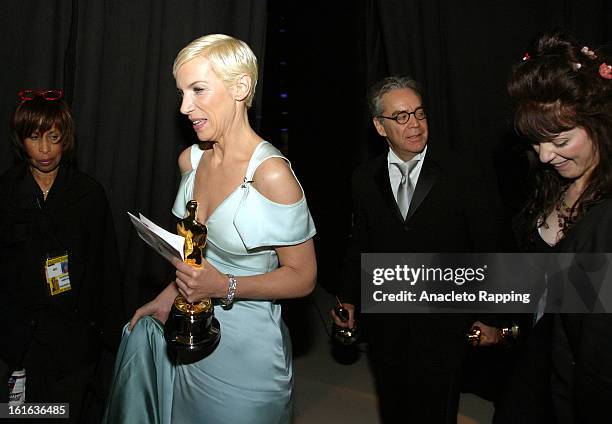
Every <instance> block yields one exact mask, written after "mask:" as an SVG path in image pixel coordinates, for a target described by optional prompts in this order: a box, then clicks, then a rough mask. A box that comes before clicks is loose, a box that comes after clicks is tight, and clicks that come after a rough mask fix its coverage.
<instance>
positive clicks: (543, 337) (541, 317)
mask: <svg viewBox="0 0 612 424" xmlns="http://www.w3.org/2000/svg"><path fill="white" fill-rule="evenodd" d="M610 64H611V62H610V59H609V58H606V57H604V55H603V53H602V52H600V51H598V50H595V49H593V48H590V47H587V46H584V45H582V44H578V43H576V42H575V41H573V40H572V39H571V38H570V37H569V36H567V35H564V34H560V33H556V34H548V35H544V36H542V37H541V38H540V39H539V40H538V41H537V42H536V45H535V47H534V49H533V51H530V52H529V53H528V54H526V55H525V57H524V58H523V60H522V61H521V62H520V63H519V64H518V65H517V66H516V67H515V68H514V70H513V72H512V75H511V78H510V81H509V84H508V89H509V93H510V97H511V98H512V100H513V101H514V103H515V125H516V127H517V129H518V130H519V132H520V133H522V134H523V135H524V136H525V137H527V138H528V139H529V140H530V141H531V143H532V147H533V149H532V153H534V154H535V155H534V156H535V158H537V159H538V161H537V162H536V161H534V163H537V169H536V170H535V173H534V182H535V184H534V186H533V190H532V192H531V196H530V199H529V201H528V203H527V205H526V207H525V208H524V209H523V211H522V213H521V215H520V219H519V220H518V230H519V233H520V235H521V237H520V239H521V240H520V241H521V242H522V243H523V245H524V246H525V248H526V250H528V251H537V252H561V253H570V252H571V253H583V254H584V255H580V256H576V258H577V260H576V262H575V263H574V264H573V265H572V267H571V268H570V271H569V272H568V274H567V277H568V279H569V280H570V282H571V283H572V284H573V285H574V287H576V288H577V291H578V293H579V294H583V295H584V294H585V293H587V292H588V291H589V290H590V284H592V283H593V277H594V273H593V271H594V270H595V268H593V267H591V269H589V267H590V266H591V265H593V263H592V259H593V256H591V255H589V254H590V253H605V252H612V160H611V159H612V156H611V155H612V92H611V91H612V89H611V87H612V67H611V66H610ZM581 258H582V259H581ZM600 258H605V256H601V255H600ZM600 265H601V264H599V265H597V267H596V268H597V269H599V270H602V269H603V268H601V266H600ZM589 273H590V275H589ZM597 278H599V277H597ZM589 279H590V280H589ZM604 283H605V281H604ZM551 289H553V288H552V287H551ZM551 293H552V291H551V292H550V293H548V294H549V295H550V294H551ZM568 300H569V299H565V301H568ZM599 300H600V301H601V300H602V299H599ZM542 301H543V304H541V308H540V311H539V312H540V313H538V314H536V316H535V318H536V319H537V323H536V324H535V326H534V328H533V333H532V337H531V339H530V340H529V341H528V348H527V349H526V351H525V352H524V355H523V358H522V361H521V362H519V366H518V369H517V370H516V372H515V374H514V376H513V377H514V380H513V382H512V384H511V385H510V387H509V390H508V393H507V395H506V397H505V401H504V403H503V406H502V407H501V408H500V409H499V410H498V411H497V413H496V419H495V422H496V423H512V422H520V423H521V424H525V423H532V422H533V423H546V422H554V423H581V424H582V423H603V422H610V421H611V420H612V413H611V412H610V409H609V403H610V401H611V400H612V315H610V314H595V313H593V314H542V313H541V312H543V311H544V310H546V307H545V304H546V303H547V302H550V301H551V299H550V296H549V299H548V300H547V301H546V300H545V299H544V298H543V299H542ZM587 303H588V302H587ZM593 304H594V303H592V304H591V306H592V305H593Z"/></svg>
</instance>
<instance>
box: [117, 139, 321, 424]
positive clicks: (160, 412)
mask: <svg viewBox="0 0 612 424" xmlns="http://www.w3.org/2000/svg"><path fill="white" fill-rule="evenodd" d="M202 155H203V151H202V150H200V149H199V148H198V146H197V145H193V146H192V148H191V160H192V168H193V169H192V171H190V172H187V173H185V174H183V176H182V179H181V184H180V186H179V191H178V194H177V197H176V201H175V203H174V207H173V209H172V212H173V213H174V214H175V215H176V216H177V217H179V218H182V217H184V215H185V204H186V203H187V201H189V200H190V199H192V194H193V183H194V180H195V173H196V171H195V170H196V169H197V166H198V163H199V161H200V159H201V157H202ZM271 157H281V158H283V159H284V157H283V156H282V155H281V153H280V152H279V151H278V150H277V149H276V148H275V147H274V146H272V145H271V144H270V143H268V142H262V143H260V144H259V145H258V146H257V148H256V149H255V152H254V153H253V156H252V158H251V160H250V162H249V166H248V169H247V173H246V176H245V182H244V183H243V184H241V185H240V186H239V187H237V188H236V190H235V191H234V192H232V193H231V194H230V195H229V196H228V197H227V198H226V199H225V200H224V201H223V202H222V203H221V205H219V207H218V208H217V209H216V210H215V211H213V213H212V214H211V216H210V217H209V219H208V222H207V223H206V225H207V227H208V242H207V247H206V249H205V254H206V259H207V260H208V261H209V262H210V263H211V264H213V265H214V266H215V267H216V268H217V269H219V270H220V271H221V272H223V273H231V274H234V275H236V276H246V275H255V274H263V273H266V272H269V271H272V270H274V269H275V268H277V267H278V258H277V256H276V252H275V251H274V249H273V247H272V246H284V245H295V244H298V243H301V242H303V241H305V240H308V239H310V238H312V237H313V236H314V234H315V232H316V230H315V227H314V223H313V221H312V217H311V216H310V212H309V211H308V206H307V204H306V199H305V198H304V197H303V198H302V199H301V200H300V201H298V202H296V203H294V204H291V205H282V204H278V203H274V202H272V201H270V200H269V199H267V198H265V197H264V196H263V195H261V194H260V193H259V192H257V190H256V189H255V188H254V187H253V186H252V185H251V181H252V179H253V175H254V173H255V171H256V169H257V167H258V166H259V165H260V164H261V163H262V162H263V161H264V160H266V159H268V158H271ZM285 160H286V159H285ZM215 317H216V318H217V319H218V320H219V323H220V325H221V341H220V343H219V346H218V347H217V349H216V350H215V351H214V352H213V353H212V354H211V355H209V356H208V357H206V358H204V359H202V360H201V361H199V362H197V363H195V364H190V365H181V366H173V365H172V364H171V363H170V361H169V360H168V357H167V354H166V352H165V341H164V340H163V327H162V326H161V325H160V324H159V323H158V322H157V321H155V320H154V319H152V318H146V319H143V320H141V321H140V322H139V323H138V324H137V325H136V327H135V328H134V329H133V331H132V333H131V334H130V335H129V337H124V338H123V340H122V343H121V347H120V350H119V357H118V362H117V365H116V369H115V380H114V383H113V388H112V393H111V398H110V401H109V408H108V410H107V421H106V422H107V423H122V422H126V423H127V422H129V423H139V422H142V423H168V422H172V423H245V424H247V423H248V424H255V423H261V424H270V423H288V422H290V421H291V400H292V380H293V374H292V360H291V343H290V339H289V334H288V331H287V328H286V327H285V325H284V323H283V321H282V319H281V307H280V305H278V304H276V303H275V302H272V301H261V300H245V299H238V300H236V301H235V302H234V304H233V306H232V308H231V309H229V310H225V309H223V308H222V307H220V306H219V305H217V306H215ZM132 339H134V340H132ZM143 351H144V352H148V353H143Z"/></svg>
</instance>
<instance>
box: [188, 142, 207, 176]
mask: <svg viewBox="0 0 612 424" xmlns="http://www.w3.org/2000/svg"><path fill="white" fill-rule="evenodd" d="M202 155H204V150H202V149H200V146H199V145H198V144H197V143H196V144H192V145H191V169H192V170H193V169H196V168H197V167H198V164H199V163H200V159H202Z"/></svg>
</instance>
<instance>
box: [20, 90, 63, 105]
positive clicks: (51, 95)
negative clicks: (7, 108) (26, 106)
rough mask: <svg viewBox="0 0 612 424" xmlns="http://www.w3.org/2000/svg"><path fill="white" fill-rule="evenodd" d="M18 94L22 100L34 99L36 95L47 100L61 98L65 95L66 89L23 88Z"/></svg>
mask: <svg viewBox="0 0 612 424" xmlns="http://www.w3.org/2000/svg"><path fill="white" fill-rule="evenodd" d="M17 96H19V98H20V99H21V101H23V102H25V101H27V100H34V99H35V98H36V97H42V98H43V99H45V100H59V99H61V98H62V97H64V91H63V90H58V89H52V90H21V91H20V92H19V93H18V94H17Z"/></svg>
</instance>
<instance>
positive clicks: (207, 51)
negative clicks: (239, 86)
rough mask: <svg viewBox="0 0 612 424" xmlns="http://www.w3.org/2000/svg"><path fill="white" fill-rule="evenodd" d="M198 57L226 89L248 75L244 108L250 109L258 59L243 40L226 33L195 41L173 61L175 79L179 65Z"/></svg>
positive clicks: (253, 94) (255, 83)
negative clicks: (209, 66) (208, 63)
mask: <svg viewBox="0 0 612 424" xmlns="http://www.w3.org/2000/svg"><path fill="white" fill-rule="evenodd" d="M198 56H199V57H205V58H207V59H208V60H209V61H210V64H211V66H212V68H213V71H214V72H215V74H217V76H218V77H219V78H221V79H222V80H223V82H224V83H225V85H226V86H227V87H232V86H233V85H234V84H235V83H236V81H237V80H238V78H239V77H240V76H241V75H245V74H246V75H248V76H249V77H250V78H251V88H250V90H249V94H248V95H247V97H246V99H245V100H246V105H247V107H251V104H252V103H253V97H254V96H255V87H256V86H257V58H256V57H255V54H253V51H252V50H251V48H250V47H249V46H248V45H247V44H246V43H245V42H244V41H242V40H238V39H237V38H234V37H230V36H229V35H225V34H209V35H205V36H203V37H200V38H196V39H195V40H193V41H192V42H191V43H189V44H188V45H187V46H185V47H184V48H183V49H182V50H181V51H180V52H179V53H178V55H177V56H176V59H174V65H173V66H172V75H174V78H176V72H177V71H178V69H179V68H180V67H181V66H183V65H184V64H185V63H186V62H189V61H190V60H192V59H194V58H195V57H198Z"/></svg>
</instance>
